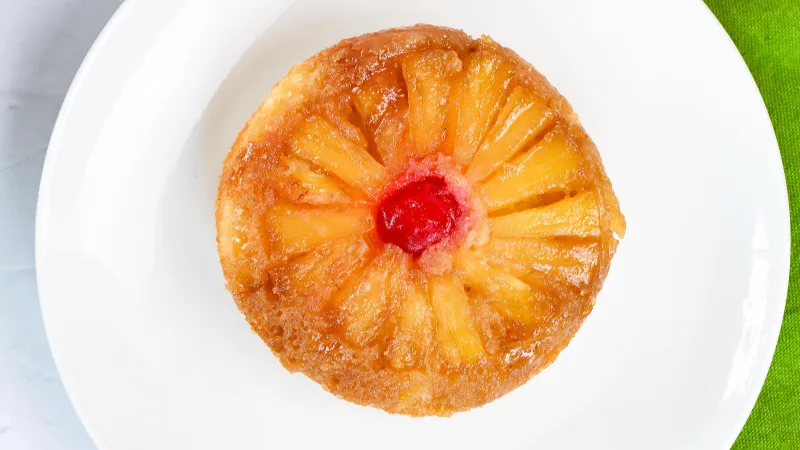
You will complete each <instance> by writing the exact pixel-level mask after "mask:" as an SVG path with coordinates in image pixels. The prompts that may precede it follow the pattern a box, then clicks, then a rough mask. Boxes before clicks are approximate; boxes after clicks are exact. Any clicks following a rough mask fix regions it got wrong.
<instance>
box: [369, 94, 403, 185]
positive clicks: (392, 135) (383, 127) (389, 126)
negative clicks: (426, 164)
mask: <svg viewBox="0 0 800 450" xmlns="http://www.w3.org/2000/svg"><path fill="white" fill-rule="evenodd" d="M374 140H375V150H376V151H377V153H378V156H380V158H381V161H382V162H383V163H384V164H385V165H386V167H387V168H389V169H390V170H392V169H397V168H399V167H401V166H402V165H403V164H405V162H406V157H407V155H408V147H409V146H408V140H409V137H408V105H402V106H401V107H399V108H398V109H397V110H395V111H393V112H391V113H388V114H387V115H386V116H385V117H384V118H383V120H382V121H381V123H380V125H379V126H378V128H377V129H376V130H375V134H374Z"/></svg>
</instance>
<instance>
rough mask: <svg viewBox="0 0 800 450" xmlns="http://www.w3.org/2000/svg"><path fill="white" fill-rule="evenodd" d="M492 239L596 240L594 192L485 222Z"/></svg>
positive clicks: (597, 217)
mask: <svg viewBox="0 0 800 450" xmlns="http://www.w3.org/2000/svg"><path fill="white" fill-rule="evenodd" d="M489 229H490V230H491V233H492V236H495V237H516V238H534V237H547V236H574V237H598V236H600V207H599V205H598V202H597V194H596V193H595V192H592V191H589V192H582V193H580V194H578V195H576V196H574V197H570V198H567V199H564V200H562V201H560V202H556V203H553V204H550V205H547V206H542V207H539V208H532V209H528V210H525V211H520V212H516V213H513V214H508V215H505V216H500V217H494V218H490V219H489Z"/></svg>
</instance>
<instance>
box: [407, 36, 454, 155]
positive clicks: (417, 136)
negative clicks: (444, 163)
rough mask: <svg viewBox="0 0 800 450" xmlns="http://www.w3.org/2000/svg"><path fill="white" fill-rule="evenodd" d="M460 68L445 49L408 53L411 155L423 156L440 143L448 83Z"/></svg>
mask: <svg viewBox="0 0 800 450" xmlns="http://www.w3.org/2000/svg"><path fill="white" fill-rule="evenodd" d="M461 65H462V64H461V60H460V59H458V55H457V54H456V52H454V51H445V50H432V51H429V52H420V53H411V54H409V55H407V56H406V57H405V58H404V59H403V62H402V67H403V77H405V80H406V85H407V86H408V105H409V131H410V138H411V144H412V148H413V149H412V152H413V154H414V156H417V157H422V156H425V155H427V154H429V153H430V152H432V151H434V150H436V148H437V147H438V146H439V145H440V144H441V143H442V140H443V139H444V134H445V133H444V131H445V130H444V124H445V118H446V116H447V114H446V113H447V98H448V94H449V92H450V81H451V78H452V77H453V75H454V74H456V73H457V72H459V71H461Z"/></svg>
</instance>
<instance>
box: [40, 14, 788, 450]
mask: <svg viewBox="0 0 800 450" xmlns="http://www.w3.org/2000/svg"><path fill="white" fill-rule="evenodd" d="M173 1H178V2H180V3H186V0H173ZM290 1H291V2H294V0H290ZM143 3H146V2H145V1H144V0H124V1H123V2H122V3H121V4H120V6H119V7H118V8H117V10H116V11H115V12H114V14H113V15H112V16H111V18H110V19H109V20H108V22H107V23H106V24H105V26H104V27H103V29H102V30H101V32H100V33H99V34H98V36H97V38H96V39H95V41H94V42H93V43H92V45H91V47H90V49H89V51H88V52H87V54H86V56H85V57H84V59H83V61H82V62H81V65H80V67H79V68H78V70H77V71H76V74H75V76H74V78H73V80H72V82H71V83H70V86H69V89H68V90H67V93H66V95H65V97H64V101H63V102H62V105H61V108H60V109H59V113H58V116H57V118H56V122H55V125H54V127H53V130H52V132H51V136H50V139H49V142H48V146H47V152H46V155H45V159H44V163H43V167H42V174H41V179H40V182H39V191H38V195H37V203H36V217H35V232H34V240H35V252H34V253H35V254H34V259H35V269H36V273H37V277H36V286H37V293H38V297H39V306H40V309H41V311H42V319H43V324H44V330H45V335H46V337H47V341H48V346H49V348H50V351H51V354H52V356H53V361H54V363H55V367H56V370H57V371H58V373H59V379H60V381H61V382H62V384H63V386H64V389H65V391H66V393H67V396H68V398H69V400H70V403H71V404H72V406H73V408H74V410H75V412H76V414H77V416H78V418H79V419H80V422H81V424H82V425H83V427H84V428H85V429H86V431H87V433H88V434H89V436H90V437H91V439H92V441H93V442H94V443H95V445H98V447H99V441H98V440H97V439H96V436H97V435H98V434H97V433H96V431H95V430H94V427H93V426H92V425H91V421H87V420H85V418H86V417H87V415H86V412H85V411H84V409H83V406H81V402H80V401H79V400H78V398H77V396H76V394H75V389H74V388H70V385H69V383H66V382H65V381H64V378H63V376H62V368H63V367H64V364H65V363H64V358H65V356H64V355H63V354H62V353H60V352H59V351H54V347H53V345H52V343H53V339H52V335H51V331H50V330H51V326H48V323H50V322H51V321H52V320H54V319H52V315H50V314H48V313H47V310H48V307H47V306H46V304H51V303H52V302H55V301H56V300H55V299H53V298H50V297H47V296H46V295H42V293H43V292H44V290H43V286H44V284H46V281H45V277H44V276H41V275H40V274H44V273H46V271H44V270H42V267H43V264H44V263H43V259H44V253H45V252H46V250H45V245H44V244H43V235H44V233H45V228H46V226H47V225H46V222H45V220H46V219H44V218H43V215H44V214H43V211H44V210H46V209H47V208H48V207H49V205H50V193H51V191H52V178H53V177H52V173H53V170H54V165H55V163H54V161H55V159H56V158H58V157H59V153H64V152H65V150H64V147H65V145H64V141H63V134H64V128H65V122H67V118H68V117H69V116H70V113H71V111H72V109H73V107H74V104H75V103H76V102H77V99H78V98H80V95H81V93H82V91H84V90H85V89H86V88H87V86H86V79H87V76H88V75H89V74H90V73H91V72H92V71H93V70H94V68H95V66H96V64H97V60H98V59H99V58H101V57H102V56H103V55H104V52H107V49H108V45H109V42H108V41H109V38H110V37H111V36H113V35H115V34H118V33H117V31H118V28H120V25H121V24H123V23H125V21H127V20H130V16H131V14H130V13H131V11H132V10H133V8H135V7H136V6H138V5H140V4H143ZM699 3H701V4H702V10H703V13H702V14H705V15H707V16H708V17H706V19H705V20H706V21H709V20H710V21H711V22H713V24H714V25H710V26H713V27H714V28H716V30H715V31H714V33H720V32H721V33H722V34H723V35H724V36H725V38H726V39H725V41H726V45H728V46H731V47H732V49H733V51H735V52H736V55H737V56H738V58H737V63H739V64H742V65H743V66H744V69H745V71H746V72H747V74H748V77H749V82H748V84H749V86H748V88H749V89H755V92H756V93H757V95H758V98H759V101H760V107H759V108H758V114H759V115H761V116H762V118H763V117H765V118H766V120H767V121H768V123H769V124H770V127H769V128H770V135H769V138H770V141H771V142H770V144H771V145H772V146H773V147H774V150H775V151H777V152H778V162H779V164H780V169H781V170H780V176H781V180H780V181H782V183H781V184H782V186H783V188H782V189H780V192H777V194H780V197H781V198H780V199H778V198H776V202H778V201H780V203H782V204H783V205H784V207H783V208H781V212H782V214H783V218H784V219H785V220H784V221H783V232H784V234H785V236H784V238H785V239H784V240H785V242H786V243H787V246H786V248H785V249H784V252H783V253H784V256H783V257H782V261H781V265H780V267H779V269H780V271H782V272H781V273H783V274H785V275H786V276H785V277H782V279H781V280H779V281H776V283H777V284H776V286H778V287H779V288H780V289H779V290H780V291H781V292H783V296H782V299H780V300H777V299H776V300H774V301H776V302H778V303H777V304H775V306H776V307H777V309H776V312H775V317H771V318H769V320H768V321H767V320H766V319H765V323H769V324H773V325H777V326H774V327H772V329H773V330H774V332H772V333H770V334H769V335H767V339H766V343H765V344H764V348H765V350H769V357H768V358H766V357H765V358H764V359H763V362H762V363H761V364H758V365H757V367H756V368H754V369H753V372H752V373H753V374H754V377H753V380H754V381H756V382H757V385H758V388H757V389H755V388H754V389H752V390H750V392H749V393H748V395H747V400H746V402H745V404H746V405H747V407H746V408H743V409H742V410H741V414H740V416H739V418H738V419H737V421H736V423H737V426H736V427H735V428H732V429H731V431H730V433H729V437H728V439H727V442H726V448H728V447H730V446H732V445H733V444H734V442H735V441H736V439H737V438H738V436H739V435H740V433H741V431H742V430H743V428H744V426H745V424H746V422H747V420H748V418H749V417H750V415H751V413H752V410H753V408H754V407H755V404H756V402H757V400H758V398H759V396H760V394H761V392H762V390H763V388H764V383H765V381H766V378H767V375H768V373H769V369H770V368H771V366H772V362H773V360H774V356H775V350H776V348H777V344H778V341H779V337H780V331H781V329H782V326H783V319H784V315H785V308H786V295H787V294H788V288H789V283H790V280H791V275H790V263H791V249H792V234H791V215H790V203H789V195H788V188H787V186H786V173H785V166H784V164H783V158H782V154H781V151H780V145H779V142H778V140H777V136H776V134H775V128H774V125H773V124H772V119H771V117H770V115H769V111H768V109H767V107H766V104H765V102H764V99H763V96H762V95H761V92H760V89H759V88H758V84H757V83H756V81H755V79H754V77H753V74H752V72H751V71H750V69H749V67H748V66H747V63H746V62H745V61H744V58H743V57H742V55H741V53H740V51H739V49H738V48H737V47H736V44H735V43H734V41H733V40H732V38H731V37H730V35H729V34H728V32H727V31H726V30H725V28H724V27H723V25H722V24H721V23H720V22H719V20H718V19H717V18H716V16H715V15H714V14H713V12H712V11H711V10H710V9H709V8H708V6H707V5H706V4H705V3H704V2H699ZM765 138H766V136H765ZM769 151H772V150H769ZM776 222H777V221H776ZM787 236H788V238H786V237H787ZM47 298H50V300H47ZM770 300H772V299H770ZM51 314H52V313H51ZM48 317H50V318H48ZM56 347H57V346H56Z"/></svg>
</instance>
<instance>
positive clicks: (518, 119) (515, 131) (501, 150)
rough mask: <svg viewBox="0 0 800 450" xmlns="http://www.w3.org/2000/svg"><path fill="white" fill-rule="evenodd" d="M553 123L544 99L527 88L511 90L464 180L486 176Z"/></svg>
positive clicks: (477, 179)
mask: <svg viewBox="0 0 800 450" xmlns="http://www.w3.org/2000/svg"><path fill="white" fill-rule="evenodd" d="M552 122H553V114H552V113H551V112H550V109H549V108H548V107H547V105H546V104H545V103H544V101H543V100H541V99H539V98H537V97H536V96H535V95H534V94H533V92H531V91H530V90H529V89H528V88H525V87H522V86H517V87H516V88H514V90H513V91H511V95H509V96H508V101H507V102H506V104H505V106H503V109H502V110H501V111H500V114H499V115H498V116H497V122H496V123H495V124H494V125H493V126H492V128H491V130H489V133H488V135H487V136H486V139H485V140H484V141H483V143H482V144H481V146H480V148H479V149H478V152H477V153H476V154H475V157H474V159H473V160H472V164H470V166H469V169H468V170H467V175H466V176H467V179H468V180H470V181H472V182H473V183H474V182H477V181H480V180H483V179H484V178H486V177H487V176H489V175H490V174H491V173H492V172H494V171H495V170H496V169H497V168H498V167H500V166H501V165H502V164H503V163H505V162H506V161H508V160H509V159H510V158H511V157H512V156H514V155H515V154H517V153H518V152H519V151H520V150H521V149H522V148H523V147H524V146H525V145H527V144H528V143H529V142H530V141H531V139H533V138H534V137H536V136H537V135H538V134H539V133H540V132H542V130H544V129H545V128H546V127H547V126H549V125H550V124H551V123H552Z"/></svg>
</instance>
